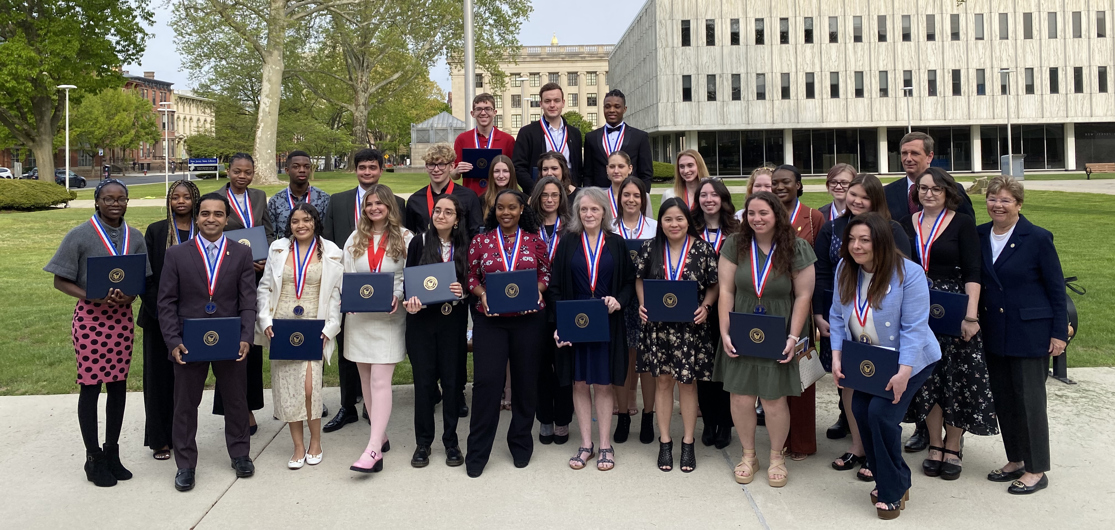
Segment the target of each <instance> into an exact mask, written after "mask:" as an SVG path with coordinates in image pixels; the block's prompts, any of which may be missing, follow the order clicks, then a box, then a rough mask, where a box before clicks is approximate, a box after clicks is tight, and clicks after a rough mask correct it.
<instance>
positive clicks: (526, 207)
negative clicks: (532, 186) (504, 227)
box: [484, 186, 539, 234]
mask: <svg viewBox="0 0 1115 530" xmlns="http://www.w3.org/2000/svg"><path fill="white" fill-rule="evenodd" d="M536 187H537V186H536ZM504 195H512V196H514V197H515V199H516V200H517V201H519V206H521V207H522V208H523V211H522V212H521V213H519V228H522V229H523V231H524V232H532V233H535V234H537V233H538V230H539V228H538V214H536V213H534V208H531V207H530V201H529V199H527V196H526V194H525V193H523V192H521V191H519V190H503V191H501V192H499V194H498V195H496V204H499V199H500V197H503V196H504ZM497 228H499V220H497V219H496V209H495V208H492V210H491V211H490V212H488V217H487V219H485V220H484V229H485V230H486V231H490V230H495V229H497Z"/></svg>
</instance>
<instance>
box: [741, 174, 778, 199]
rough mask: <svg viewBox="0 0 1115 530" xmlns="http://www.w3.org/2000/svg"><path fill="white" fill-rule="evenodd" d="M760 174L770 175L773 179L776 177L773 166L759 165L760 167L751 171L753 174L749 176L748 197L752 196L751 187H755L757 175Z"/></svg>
mask: <svg viewBox="0 0 1115 530" xmlns="http://www.w3.org/2000/svg"><path fill="white" fill-rule="evenodd" d="M759 175H770V177H771V179H773V178H774V168H773V167H771V166H759V167H757V168H755V170H754V171H752V172H751V175H750V176H749V177H747V196H748V197H750V196H751V188H754V187H755V177H758V176H759Z"/></svg>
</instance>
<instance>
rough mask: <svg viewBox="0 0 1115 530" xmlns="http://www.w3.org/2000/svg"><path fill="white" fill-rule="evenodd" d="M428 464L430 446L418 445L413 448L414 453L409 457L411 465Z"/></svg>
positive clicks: (420, 465)
mask: <svg viewBox="0 0 1115 530" xmlns="http://www.w3.org/2000/svg"><path fill="white" fill-rule="evenodd" d="M428 465H430V446H428V445H420V446H418V447H417V448H415V449H414V455H413V456H411V457H410V466H411V467H426V466H428Z"/></svg>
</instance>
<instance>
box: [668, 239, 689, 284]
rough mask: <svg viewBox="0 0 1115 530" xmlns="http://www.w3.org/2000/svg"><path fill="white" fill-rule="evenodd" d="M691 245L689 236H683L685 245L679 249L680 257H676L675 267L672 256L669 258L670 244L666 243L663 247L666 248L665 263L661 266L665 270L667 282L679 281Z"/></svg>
mask: <svg viewBox="0 0 1115 530" xmlns="http://www.w3.org/2000/svg"><path fill="white" fill-rule="evenodd" d="M692 244H693V241H692V240H691V239H690V238H689V236H685V245H683V246H682V247H681V255H679V256H678V261H677V265H674V260H673V256H671V252H670V242H669V241H667V242H666V244H665V245H664V246H665V247H666V263H664V264H663V267H664V268H665V269H666V279H667V280H680V279H681V273H682V272H684V271H685V256H686V255H687V254H689V247H690V246H691V245H692Z"/></svg>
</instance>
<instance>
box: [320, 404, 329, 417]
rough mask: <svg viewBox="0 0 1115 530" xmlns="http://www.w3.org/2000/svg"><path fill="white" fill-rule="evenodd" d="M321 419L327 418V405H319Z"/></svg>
mask: <svg viewBox="0 0 1115 530" xmlns="http://www.w3.org/2000/svg"><path fill="white" fill-rule="evenodd" d="M321 417H322V418H328V417H329V405H326V404H324V403H322V404H321Z"/></svg>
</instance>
